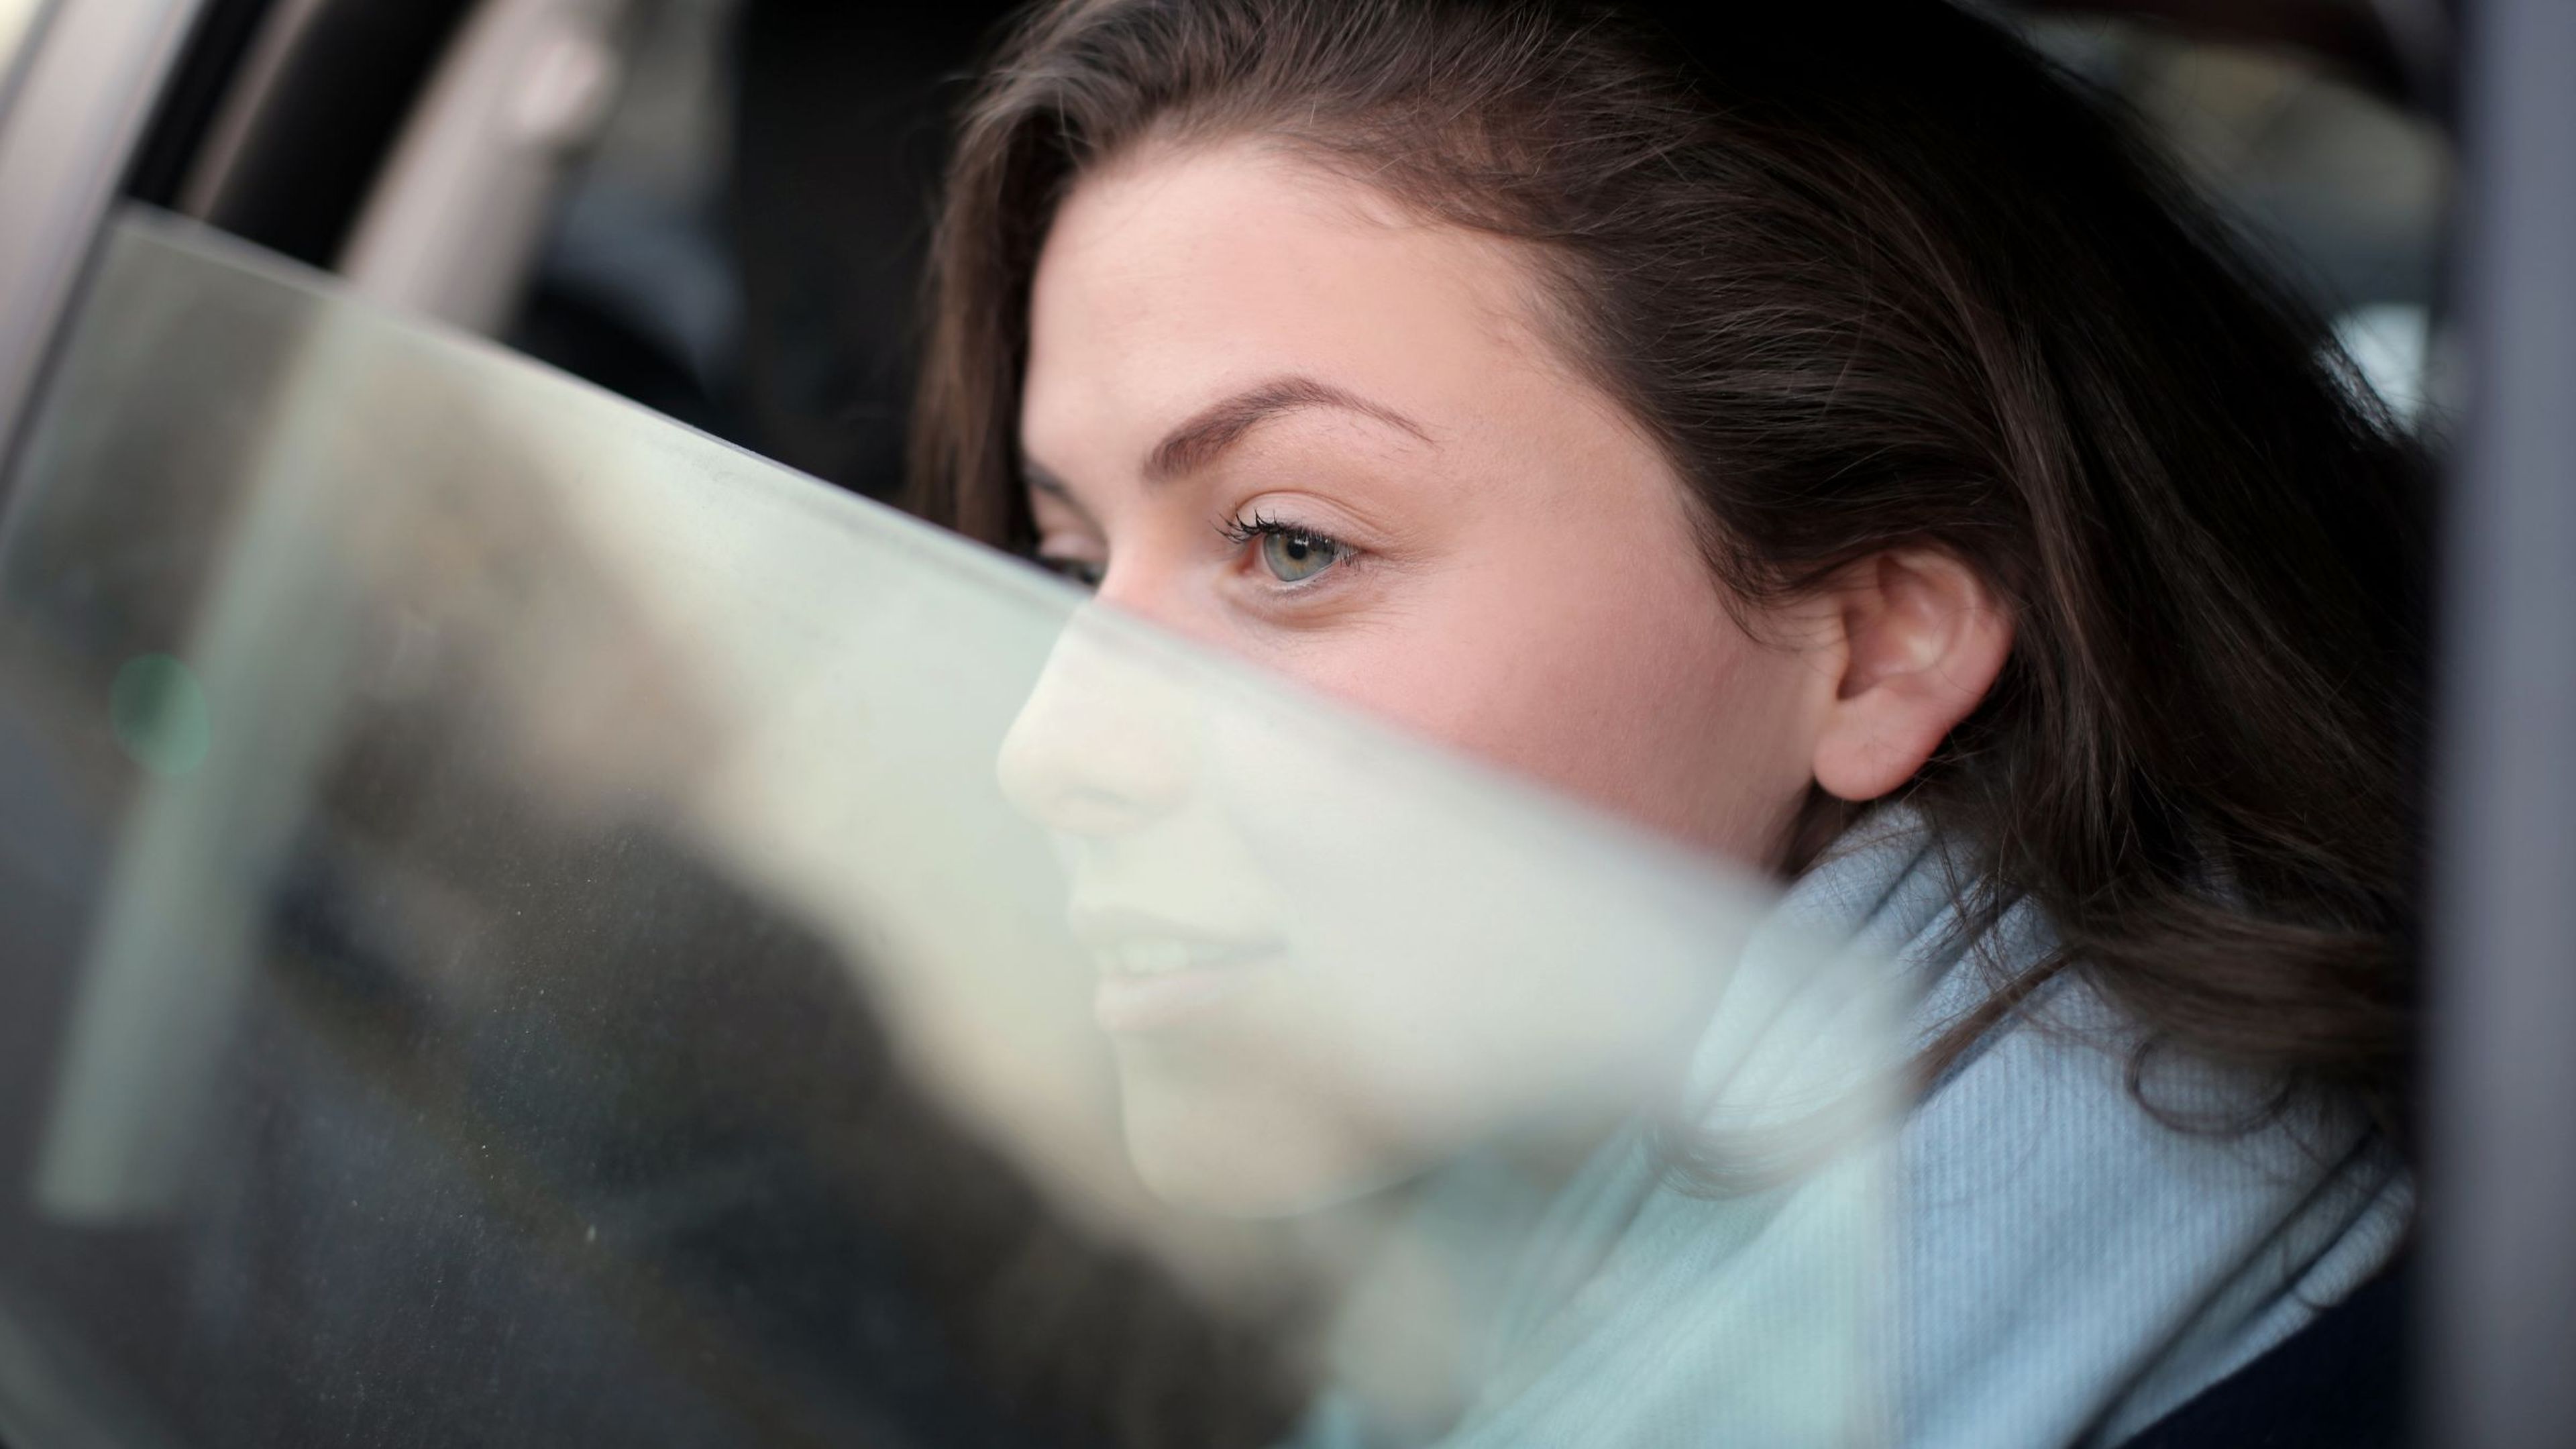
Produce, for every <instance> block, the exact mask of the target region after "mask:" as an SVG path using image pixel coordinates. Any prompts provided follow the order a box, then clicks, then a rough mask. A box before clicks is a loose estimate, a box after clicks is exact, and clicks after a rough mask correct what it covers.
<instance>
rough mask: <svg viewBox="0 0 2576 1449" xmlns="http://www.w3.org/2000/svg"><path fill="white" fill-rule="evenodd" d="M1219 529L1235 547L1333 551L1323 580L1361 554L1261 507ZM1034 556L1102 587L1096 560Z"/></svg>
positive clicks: (1319, 574)
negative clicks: (1286, 545) (1284, 542)
mask: <svg viewBox="0 0 2576 1449" xmlns="http://www.w3.org/2000/svg"><path fill="white" fill-rule="evenodd" d="M1216 531H1217V533H1218V534H1219V535H1220V536H1222V537H1223V538H1224V539H1225V540H1226V542H1228V543H1231V544H1233V545H1234V546H1235V547H1236V548H1245V547H1249V546H1250V545H1251V544H1253V543H1254V542H1256V541H1257V540H1260V539H1264V538H1270V537H1274V536H1275V537H1279V538H1302V539H1304V540H1306V541H1307V542H1308V543H1309V544H1311V545H1316V546H1320V547H1323V548H1326V549H1329V550H1331V551H1332V554H1333V563H1332V565H1331V567H1329V568H1326V569H1323V570H1319V571H1318V572H1317V573H1316V574H1315V576H1314V577H1315V579H1320V578H1322V577H1323V576H1324V575H1325V574H1327V573H1333V572H1337V571H1339V570H1341V569H1344V568H1348V567H1349V566H1350V565H1351V563H1352V562H1353V561H1354V560H1356V559H1357V558H1358V557H1359V550H1357V549H1355V548H1353V547H1351V546H1350V545H1349V544H1346V543H1344V542H1342V541H1341V540H1340V539H1338V538H1335V537H1334V536H1333V535H1331V534H1329V533H1325V532H1322V531H1321V530H1319V529H1313V528H1309V527H1307V526H1305V525H1304V524H1300V523H1290V522H1288V521H1286V520H1285V519H1280V518H1274V517H1272V516H1271V515H1269V514H1266V513H1262V512H1259V511H1258V510H1256V511H1255V512H1254V513H1253V514H1252V515H1251V516H1250V517H1236V518H1221V519H1219V520H1217V524H1216ZM1031 558H1032V559H1033V561H1035V562H1036V563H1037V565H1038V566H1039V567H1041V568H1044V569H1046V570H1048V571H1050V572H1052V573H1055V574H1058V575H1061V576H1062V577H1064V578H1067V579H1070V580H1072V581H1073V582H1074V583H1075V584H1077V585H1079V586H1081V587H1083V588H1086V589H1096V588H1098V587H1100V579H1099V569H1100V565H1099V564H1097V563H1094V562H1092V561H1089V560H1085V559H1069V558H1051V557H1048V556H1047V555H1044V554H1036V553H1033V554H1032V555H1031ZM1313 582H1314V579H1308V580H1304V581H1302V582H1299V583H1293V584H1279V585H1277V587H1279V588H1282V589H1299V588H1306V587H1309V586H1311V585H1312V584H1313Z"/></svg>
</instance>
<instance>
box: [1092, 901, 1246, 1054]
mask: <svg viewBox="0 0 2576 1449" xmlns="http://www.w3.org/2000/svg"><path fill="white" fill-rule="evenodd" d="M1073 928H1074V936H1075V938H1076V939H1077V940H1079V941H1080V942H1081V943H1082V944H1083V945H1084V946H1086V947H1088V948H1090V951H1091V958H1092V960H1093V961H1094V962H1095V963H1096V964H1097V965H1098V966H1099V968H1100V985H1099V987H1098V989H1097V990H1096V991H1095V992H1094V993H1093V996H1092V1015H1093V1017H1094V1019H1096V1020H1097V1021H1098V1022H1099V1023H1100V1027H1101V1029H1102V1030H1104V1031H1108V1032H1114V1033H1120V1034H1126V1033H1133V1032H1144V1031H1154V1030H1157V1029H1159V1028H1162V1027H1167V1026H1171V1025H1173V1024H1175V1023H1178V1022H1182V1021H1185V1020H1187V1019H1189V1018H1190V1017H1193V1016H1196V1015H1199V1014H1200V1013H1202V1012H1204V1011H1207V1010H1209V1009H1210V1008H1212V1007H1214V1006H1215V1005H1217V1004H1218V1003H1219V1002H1222V1001H1224V1000H1226V999H1228V998H1230V997H1232V996H1235V995H1237V994H1238V993H1240V992H1241V991H1243V990H1244V989H1245V988H1246V987H1248V986H1250V985H1252V984H1253V983H1254V982H1255V981H1257V980H1258V979H1259V977H1260V973H1261V968H1263V967H1264V966H1266V965H1269V964H1272V963H1274V962H1275V961H1276V960H1277V959H1278V957H1279V954H1280V943H1279V942H1278V941H1277V940H1276V939H1274V938H1266V937H1243V936H1220V935H1216V934H1213V933H1209V932H1206V931H1203V930H1199V929H1196V928H1193V927H1191V926H1189V925H1187V924H1184V923H1181V922H1177V921H1172V920H1169V919H1167V918H1163V917H1158V916H1148V915H1142V914H1138V913H1134V912H1127V911H1117V912H1104V911H1077V912H1075V914H1074V920H1073Z"/></svg>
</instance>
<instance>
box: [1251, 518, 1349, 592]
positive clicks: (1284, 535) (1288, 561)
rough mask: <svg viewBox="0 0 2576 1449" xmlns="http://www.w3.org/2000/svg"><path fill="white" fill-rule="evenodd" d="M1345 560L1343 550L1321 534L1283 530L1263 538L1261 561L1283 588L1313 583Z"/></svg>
mask: <svg viewBox="0 0 2576 1449" xmlns="http://www.w3.org/2000/svg"><path fill="white" fill-rule="evenodd" d="M1341 557H1342V546H1341V545H1340V544H1338V543H1335V542H1333V541H1332V540H1331V539H1329V538H1326V537H1324V536H1323V535H1321V534H1316V533H1303V532H1300V531H1298V530H1296V529H1293V528H1282V529H1277V530H1273V531H1269V532H1265V533H1263V534H1262V535H1261V561H1262V563H1263V564H1265V565H1267V566H1268V567H1269V569H1270V573H1271V576H1272V577H1274V578H1276V579H1278V580H1279V581H1280V582H1281V583H1283V584H1294V583H1302V582H1304V581H1305V580H1307V579H1311V578H1313V577H1314V576H1315V575H1317V574H1320V573H1322V572H1323V571H1324V570H1326V569H1328V568H1331V567H1332V566H1333V565H1334V564H1336V563H1338V562H1340V561H1341Z"/></svg>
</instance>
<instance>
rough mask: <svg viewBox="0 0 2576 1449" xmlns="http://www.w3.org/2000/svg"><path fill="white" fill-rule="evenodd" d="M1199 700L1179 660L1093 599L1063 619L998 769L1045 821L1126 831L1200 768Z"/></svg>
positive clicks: (1155, 812) (1017, 799)
mask: <svg viewBox="0 0 2576 1449" xmlns="http://www.w3.org/2000/svg"><path fill="white" fill-rule="evenodd" d="M1197 734H1198V726H1197V708H1196V704H1195V700H1194V698H1193V695H1192V691H1191V690H1190V688H1189V686H1188V683H1187V681H1186V679H1185V678H1184V677H1183V674H1182V665H1181V663H1180V661H1179V660H1178V659H1177V658H1176V657H1173V656H1170V655H1167V654H1166V653H1165V652H1164V651H1163V650H1161V649H1159V648H1155V647H1152V645H1151V643H1150V642H1149V641H1148V640H1147V639H1145V638H1144V637H1143V636H1142V634H1141V633H1140V632H1139V631H1138V626H1137V625H1135V624H1134V623H1133V622H1132V621H1129V620H1122V619H1117V618H1113V617H1108V616H1106V615H1104V614H1102V613H1101V611H1100V609H1099V606H1097V605H1094V606H1092V607H1090V608H1086V609H1085V610H1083V611H1082V612H1081V613H1078V614H1076V615H1075V616H1074V617H1073V619H1072V620H1071V621H1070V622H1069V623H1067V624H1066V626H1065V631H1064V634H1063V635H1062V637H1060V638H1059V639H1057V641H1056V645H1055V649H1054V651H1053V652H1052V653H1051V654H1049V655H1048V657H1047V664H1046V668H1045V669H1044V670H1043V671H1042V672H1041V673H1040V674H1039V675H1038V681H1037V684H1036V686H1035V687H1034V688H1033V689H1031V690H1030V692H1029V698H1028V702H1027V703H1026V704H1024V705H1022V706H1021V707H1020V713H1019V718H1018V719H1016V720H1014V721H1013V722H1012V724H1011V730H1010V733H1009V734H1008V735H1006V736H1004V737H1003V740H1002V750H1001V758H1000V760H999V761H998V762H997V764H996V767H995V769H996V773H997V774H998V775H999V776H1000V778H1001V786H1002V794H1003V796H1004V798H1006V799H1008V800H1009V801H1010V802H1011V804H1012V806H1013V807H1014V808H1015V809H1017V810H1019V811H1020V812H1021V813H1022V814H1024V815H1027V816H1028V817H1029V818H1030V819H1032V820H1035V821H1037V822H1039V823H1040V824H1043V825H1045V826H1047V827H1048V828H1050V829H1053V830H1057V831H1061V832H1064V833H1066V834H1069V835H1079V836H1090V837H1098V836H1112V835H1123V834H1127V833H1129V832H1132V831H1135V830H1139V829H1141V828H1143V827H1144V826H1146V825H1148V824H1150V823H1152V822H1153V821H1155V820H1157V819H1160V818H1162V817H1164V816H1166V815H1169V814H1171V813H1172V812H1173V811H1174V810H1177V809H1178V808H1180V806H1181V804H1182V803H1183V802H1184V801H1186V800H1187V799H1188V798H1189V796H1190V793H1191V791H1192V790H1193V789H1194V788H1195V786H1196V781H1197V776H1198V753H1199V751H1198V741H1197Z"/></svg>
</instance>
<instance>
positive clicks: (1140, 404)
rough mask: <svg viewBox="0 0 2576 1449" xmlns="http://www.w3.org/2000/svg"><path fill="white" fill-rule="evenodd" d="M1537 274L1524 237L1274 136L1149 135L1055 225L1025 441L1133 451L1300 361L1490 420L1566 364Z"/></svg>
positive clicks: (1032, 446) (1307, 368)
mask: <svg viewBox="0 0 2576 1449" xmlns="http://www.w3.org/2000/svg"><path fill="white" fill-rule="evenodd" d="M1530 282H1531V279H1530V275H1529V272H1528V269H1527V267H1526V265H1525V264H1524V263H1523V262H1522V260H1521V259H1520V258H1519V257H1518V256H1517V255H1516V254H1515V253H1514V252H1513V251H1512V250H1511V249H1510V248H1509V247H1508V245H1507V244H1505V243H1501V242H1498V241H1494V240H1491V239H1488V238H1484V237H1481V236H1478V235H1475V234H1473V233H1469V232H1467V231H1464V230H1462V229H1459V228H1456V227H1450V226H1444V225H1439V224H1435V223H1429V222H1424V221H1420V220H1417V219H1415V218H1413V217H1411V216H1410V215H1409V214H1407V213H1406V212H1404V211H1403V210H1401V209H1400V208H1398V207H1396V206H1395V205H1393V204H1392V203H1391V202H1389V201H1388V200H1387V199H1386V198H1384V197H1383V196H1381V195H1379V194H1378V193H1376V192H1375V191H1373V190H1371V189H1370V188H1368V187H1366V186H1363V185H1360V184H1359V183H1356V182H1353V181H1350V180H1348V179H1345V178H1343V177H1340V176H1338V175H1335V174H1333V173H1332V172H1329V171H1326V170H1324V169H1323V168H1321V167H1319V166H1316V165H1314V164H1312V163H1309V162H1305V161H1301V160H1298V159H1295V158H1293V157H1290V156H1287V155H1284V154H1282V153H1280V152H1279V151H1277V150H1275V149H1270V148H1265V147H1262V146H1259V145H1257V144H1252V143H1233V144H1227V145H1221V146H1201V147H1192V148H1188V149H1180V148H1169V147H1166V148H1160V149H1155V150H1151V151H1148V152H1145V153H1143V154H1140V155H1137V156H1135V157H1132V158H1127V159H1124V160H1122V161H1120V162H1118V163H1116V164H1114V165H1112V166H1110V167H1109V168H1107V169H1104V170H1102V171H1099V172H1097V173H1095V174H1093V175H1090V176H1087V177H1085V178H1084V179H1083V180H1082V181H1081V182H1080V183H1078V184H1077V185H1076V186H1075V188H1074V190H1073V192H1072V194H1071V195H1070V196H1068V197H1067V198H1066V200H1065V203H1064V205H1063V207H1062V209H1061V210H1060V212H1059V214H1058V216H1057V218H1056V220H1055V224H1054V226H1053V228H1052V229H1051V231H1050V232H1049V235H1048V238H1047V243H1046V246H1045V249H1044V251H1043V252H1042V254H1041V256H1040V259H1039V264H1038V270H1037V276H1036V281H1035V285H1034V287H1033V290H1032V293H1031V298H1030V315H1029V370H1028V376H1027V379H1026V382H1025V391H1024V394H1023V405H1022V432H1023V441H1024V442H1025V443H1026V445H1027V446H1028V448H1029V450H1030V451H1031V452H1032V453H1034V454H1037V455H1038V456H1040V457H1043V458H1046V459H1047V460H1048V461H1050V463H1052V464H1055V465H1056V466H1059V467H1063V468H1067V469H1073V468H1091V467H1114V466H1117V460H1118V459H1119V457H1120V456H1121V455H1124V457H1125V461H1126V462H1127V463H1130V464H1132V462H1133V459H1134V457H1135V456H1138V455H1141V453H1142V451H1143V450H1145V449H1147V448H1150V447H1151V445H1152V443H1153V441H1154V436H1153V435H1155V434H1156V432H1157V430H1158V429H1159V428H1161V427H1164V426H1168V425H1169V424H1170V423H1171V422H1173V421H1176V420H1178V419H1180V418H1182V417H1185V416H1187V415H1188V414H1190V413H1191V412H1193V411H1194V410H1195V409H1197V408H1198V407H1199V406H1201V405H1203V404H1205V403H1206V402H1208V401H1211V400H1213V399H1216V398H1219V397H1223V396H1226V395H1228V394H1229V393H1231V392H1233V391H1235V390H1238V389H1240V388H1243V387H1247V386H1251V385H1253V384H1256V383H1259V382H1262V381H1264V380H1267V379H1271V378H1275V377H1278V376H1280V375H1282V374H1286V373H1296V374H1303V375H1309V376H1313V377H1316V378H1319V379H1322V380H1325V381H1327V382H1330V383H1332V384H1333V385H1335V386H1338V387H1342V388H1345V389H1348V390H1351V391H1355V392H1360V393H1363V394H1365V395H1367V396H1370V397H1373V398H1376V399H1379V400H1381V401H1383V402H1385V403H1386V404H1387V405H1389V406H1391V407H1394V408H1396V409H1399V410H1401V411H1404V412H1406V413H1408V414H1411V415H1413V416H1417V417H1423V418H1425V419H1426V420H1438V419H1461V418H1464V417H1472V415H1473V414H1474V412H1475V411H1476V410H1477V405H1478V404H1479V403H1480V402H1490V401H1491V400H1492V399H1493V398H1495V397H1496V396H1497V395H1499V394H1503V393H1508V392H1510V391H1511V390H1512V388H1513V383H1514V379H1515V378H1516V377H1523V376H1529V377H1535V376H1536V375H1537V374H1539V373H1541V372H1546V371H1549V363H1548V360H1547V359H1546V357H1545V356H1544V355H1543V350H1542V349H1541V348H1540V347H1539V346H1538V344H1537V339H1536V335H1535V332H1534V330H1533V329H1532V328H1531V327H1530V326H1529V325H1528V323H1527V319H1528V317H1529V316H1531V315H1532V314H1531V311H1530V308H1529V306H1528V301H1527V298H1528V293H1529V287H1530ZM1435 426H1437V423H1436V421H1435ZM1093 454H1099V455H1101V456H1090V455H1093Z"/></svg>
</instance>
